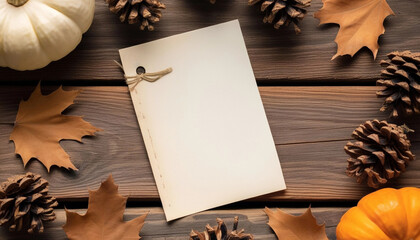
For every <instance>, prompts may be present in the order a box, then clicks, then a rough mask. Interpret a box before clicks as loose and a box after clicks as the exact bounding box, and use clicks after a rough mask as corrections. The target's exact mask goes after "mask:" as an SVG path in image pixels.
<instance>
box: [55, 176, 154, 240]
mask: <svg viewBox="0 0 420 240" xmlns="http://www.w3.org/2000/svg"><path fill="white" fill-rule="evenodd" d="M126 203H127V197H123V196H121V195H120V194H118V186H117V185H115V183H114V179H113V178H112V175H110V176H109V177H108V179H107V180H106V181H105V182H103V183H102V184H101V187H100V188H99V189H98V190H96V191H89V207H88V210H87V212H86V214H85V215H79V214H77V213H74V212H70V211H67V209H66V216H67V221H66V224H65V225H64V226H63V229H64V231H65V232H66V234H67V237H68V238H69V240H105V239H110V240H125V239H140V236H139V233H140V230H141V229H142V227H143V225H144V220H145V218H146V216H147V214H144V215H142V216H140V217H137V218H135V219H133V220H131V221H128V222H125V221H124V220H123V215H124V211H125V205H126Z"/></svg>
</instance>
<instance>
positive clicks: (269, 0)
mask: <svg viewBox="0 0 420 240" xmlns="http://www.w3.org/2000/svg"><path fill="white" fill-rule="evenodd" d="M261 1H263V2H262V3H261V12H264V13H265V17H264V19H263V21H264V23H274V28H276V29H279V28H280V27H281V26H289V24H290V23H293V26H294V28H295V32H296V34H299V33H300V32H301V30H300V28H299V26H298V24H299V22H300V21H301V20H302V19H303V18H304V17H305V15H306V10H305V9H304V8H306V7H309V6H310V5H311V0H248V5H254V4H257V3H259V2H261Z"/></svg>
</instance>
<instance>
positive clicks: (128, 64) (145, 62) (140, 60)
mask: <svg viewBox="0 0 420 240" xmlns="http://www.w3.org/2000/svg"><path fill="white" fill-rule="evenodd" d="M120 56H121V60H122V63H123V66H124V71H125V73H126V74H127V75H135V74H136V69H137V67H138V66H143V67H144V68H145V69H146V71H147V72H157V71H160V70H163V69H165V68H167V67H172V68H173V72H172V73H170V74H169V75H166V76H165V77H163V78H161V79H160V80H158V81H157V82H154V83H150V82H145V81H142V82H140V83H139V84H138V85H137V86H136V88H135V89H134V90H133V91H132V92H131V97H132V100H133V104H134V108H135V110H136V114H137V118H138V120H139V124H140V128H141V132H142V135H143V138H144V141H145V144H146V148H147V153H148V156H149V160H150V163H151V166H152V170H153V174H154V177H155V180H156V184H157V187H158V190H159V195H160V198H161V200H162V204H163V208H164V211H165V215H166V219H167V220H168V221H170V220H173V219H177V218H180V217H183V216H186V215H190V214H193V213H196V212H200V211H203V210H207V209H210V208H214V207H218V206H221V205H225V204H229V203H232V202H236V201H240V200H244V199H248V198H252V197H256V196H259V195H263V194H267V193H271V192H275V191H279V190H283V189H285V188H286V186H285V182H284V178H283V174H282V170H281V167H280V162H279V158H278V155H277V152H276V148H275V145H274V141H273V137H272V135H271V132H270V128H269V125H268V122H267V118H266V115H265V112H264V107H263V105H262V101H261V97H260V95H259V91H258V88H257V85H256V81H255V77H254V74H253V71H252V67H251V63H250V61H249V57H248V53H247V50H246V46H245V42H244V39H243V36H242V32H241V29H240V26H239V22H238V21H237V20H235V21H231V22H227V23H223V24H219V25H215V26H211V27H207V28H203V29H200V30H196V31H192V32H188V33H184V34H179V35H176V36H172V37H168V38H164V39H160V40H157V41H153V42H149V43H145V44H141V45H138V46H134V47H130V48H125V49H121V50H120ZM130 144H133V143H130Z"/></svg>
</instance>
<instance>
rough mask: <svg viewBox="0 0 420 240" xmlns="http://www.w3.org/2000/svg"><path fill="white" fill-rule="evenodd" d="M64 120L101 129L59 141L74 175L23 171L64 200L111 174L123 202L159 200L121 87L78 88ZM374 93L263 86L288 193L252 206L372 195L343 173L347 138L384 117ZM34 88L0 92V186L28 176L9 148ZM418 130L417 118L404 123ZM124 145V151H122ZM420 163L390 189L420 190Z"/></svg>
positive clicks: (418, 148)
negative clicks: (80, 119) (80, 139)
mask: <svg viewBox="0 0 420 240" xmlns="http://www.w3.org/2000/svg"><path fill="white" fill-rule="evenodd" d="M82 89H84V91H83V92H82V94H81V95H80V97H78V98H77V99H76V104H75V105H73V106H72V107H71V108H70V109H69V110H68V111H66V113H67V114H72V115H84V116H85V119H86V120H87V121H89V122H91V123H93V124H94V125H95V126H97V127H100V128H102V129H104V130H105V131H104V132H100V133H98V134H97V136H96V137H90V138H84V144H80V143H77V142H74V141H63V142H62V146H63V147H64V149H65V150H66V151H67V152H68V153H69V154H70V156H71V157H72V161H73V162H74V164H75V165H76V166H77V167H78V168H79V171H78V172H67V171H65V170H62V169H58V168H55V167H53V169H52V172H51V173H50V174H47V172H46V170H45V168H44V167H42V165H41V164H40V163H39V162H38V161H36V160H33V161H31V162H30V163H29V165H28V166H27V168H26V170H27V171H33V172H37V173H40V174H42V175H43V176H44V177H46V178H47V179H48V180H49V181H50V182H51V188H50V189H51V193H52V194H54V195H55V196H57V197H58V198H59V199H61V200H73V201H80V200H85V199H86V197H87V194H88V192H87V189H94V188H96V186H98V184H99V183H100V181H102V180H104V179H106V178H107V176H108V175H109V174H110V173H112V174H113V175H114V177H115V180H116V182H117V183H118V184H119V185H120V190H121V193H122V194H123V195H128V196H130V199H131V200H158V199H159V196H158V192H157V190H156V186H155V183H154V179H153V176H152V173H151V169H150V165H149V162H148V159H147V154H146V150H145V148H144V145H143V142H142V138H141V135H140V130H139V128H138V125H137V120H136V119H135V116H134V110H133V107H132V105H131V100H130V97H129V94H128V91H127V88H126V87H82ZM377 89H378V88H377V87H261V88H260V92H261V95H262V99H263V102H264V106H265V109H266V112H267V116H268V119H269V123H270V126H271V129H272V133H273V136H274V139H275V143H276V144H277V150H278V153H279V156H280V160H281V164H282V167H283V171H284V176H285V179H286V184H287V186H288V189H287V190H286V191H283V192H280V193H274V194H271V195H268V196H263V197H260V198H257V199H253V201H278V200H282V201H284V200H285V201H325V200H328V201H330V200H339V201H348V200H358V199H359V198H360V197H362V196H364V195H365V194H367V193H368V192H369V191H370V189H369V188H367V187H364V186H360V185H359V184H357V183H356V182H355V180H354V179H351V178H349V177H347V176H346V175H345V174H344V171H345V168H346V159H347V156H346V154H345V153H344V151H343V147H344V145H345V143H346V141H348V140H349V139H350V137H349V136H350V135H351V132H352V131H353V130H354V129H355V128H356V127H357V126H358V125H359V124H360V123H362V122H363V121H365V120H369V119H373V118H380V119H384V118H386V116H387V115H386V114H383V113H379V111H378V109H379V107H380V105H381V101H382V100H380V99H376V97H375V91H376V90H377ZM31 91H32V88H29V87H3V88H1V89H0V102H1V103H2V104H1V105H0V143H2V144H0V159H1V162H2V165H1V168H0V180H4V179H6V178H7V177H8V176H9V175H11V174H16V173H22V172H24V171H25V169H24V168H23V166H22V164H21V160H20V158H19V157H18V156H16V155H15V154H14V145H13V143H10V142H8V139H9V135H10V132H11V131H12V128H13V121H14V118H15V114H16V111H17V107H18V103H19V101H20V99H22V98H27V96H29V94H30V92H31ZM408 124H409V126H410V127H411V128H413V129H414V130H417V131H420V123H419V121H418V118H413V119H411V120H410V122H408ZM412 137H413V138H412V139H413V140H414V141H413V151H414V153H415V154H417V155H419V154H420V141H418V140H419V136H418V134H413V136H412ZM127 143H129V144H127ZM419 176H420V162H419V161H415V162H413V163H412V164H410V166H409V167H408V169H407V172H406V173H405V174H403V176H402V177H401V178H399V179H398V181H397V183H395V184H393V185H391V186H394V187H399V186H420V184H419V182H420V177H419Z"/></svg>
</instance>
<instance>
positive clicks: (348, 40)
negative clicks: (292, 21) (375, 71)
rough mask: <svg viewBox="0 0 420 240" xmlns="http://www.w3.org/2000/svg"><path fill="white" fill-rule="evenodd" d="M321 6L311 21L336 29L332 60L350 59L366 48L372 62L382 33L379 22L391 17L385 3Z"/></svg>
mask: <svg viewBox="0 0 420 240" xmlns="http://www.w3.org/2000/svg"><path fill="white" fill-rule="evenodd" d="M323 3H324V6H323V7H322V8H321V10H319V11H318V12H316V13H315V18H318V19H319V20H320V24H326V23H336V24H338V25H340V30H339V31H338V34H337V37H336V39H335V42H336V43H337V45H338V49H337V54H335V55H334V57H332V59H335V58H336V57H338V56H343V55H347V54H348V55H351V56H354V54H356V53H357V52H358V51H359V50H360V49H361V48H363V47H368V48H369V49H370V50H371V51H372V53H373V56H374V58H376V55H377V53H378V49H379V44H378V38H379V36H380V35H381V34H384V33H385V28H384V26H383V22H384V20H385V18H386V17H387V16H389V15H395V14H394V12H393V11H392V9H391V8H390V7H389V5H388V3H387V2H386V0H351V1H349V0H323Z"/></svg>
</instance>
